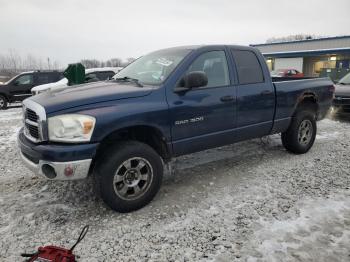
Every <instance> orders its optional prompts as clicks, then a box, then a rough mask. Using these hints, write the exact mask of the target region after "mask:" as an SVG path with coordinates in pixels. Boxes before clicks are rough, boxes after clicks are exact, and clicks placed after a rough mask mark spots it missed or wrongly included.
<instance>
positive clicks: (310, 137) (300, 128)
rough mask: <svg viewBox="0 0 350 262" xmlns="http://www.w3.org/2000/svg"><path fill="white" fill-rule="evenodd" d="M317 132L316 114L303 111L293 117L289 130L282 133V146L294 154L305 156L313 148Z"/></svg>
mask: <svg viewBox="0 0 350 262" xmlns="http://www.w3.org/2000/svg"><path fill="white" fill-rule="evenodd" d="M316 132H317V125H316V115H315V113H313V112H312V111H308V110H307V109H304V110H301V111H299V112H297V114H296V115H295V116H294V117H293V119H292V123H291V124H290V126H289V128H288V130H287V131H286V132H284V133H282V144H283V146H284V147H285V148H286V149H287V150H288V151H290V152H292V153H295V154H304V153H306V152H307V151H309V150H310V148H311V147H312V146H313V144H314V142H315V138H316Z"/></svg>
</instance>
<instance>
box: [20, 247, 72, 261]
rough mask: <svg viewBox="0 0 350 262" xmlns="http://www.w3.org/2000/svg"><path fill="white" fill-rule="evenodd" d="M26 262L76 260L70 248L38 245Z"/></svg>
mask: <svg viewBox="0 0 350 262" xmlns="http://www.w3.org/2000/svg"><path fill="white" fill-rule="evenodd" d="M27 261H28V262H76V260H75V255H74V254H73V253H72V251H71V250H69V249H65V248H61V247H55V246H46V247H39V249H38V252H37V253H36V254H34V255H33V256H32V257H31V258H30V259H29V260H27Z"/></svg>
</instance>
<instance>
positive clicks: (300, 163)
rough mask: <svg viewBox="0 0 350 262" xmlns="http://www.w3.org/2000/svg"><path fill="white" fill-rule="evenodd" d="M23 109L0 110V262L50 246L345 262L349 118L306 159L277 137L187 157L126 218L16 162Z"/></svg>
mask: <svg viewBox="0 0 350 262" xmlns="http://www.w3.org/2000/svg"><path fill="white" fill-rule="evenodd" d="M20 126H21V109H20V108H13V109H9V110H6V111H1V112H0V153H1V160H0V236H1V237H0V244H1V248H0V261H22V259H21V258H20V257H19V253H21V252H32V251H34V250H35V249H36V248H37V247H38V246H41V245H47V244H56V245H62V246H66V247H70V246H71V245H72V244H73V242H74V241H75V239H76V238H77V236H78V235H79V233H80V230H81V229H82V227H83V226H84V225H87V224H89V225H90V231H89V233H88V235H87V236H86V238H85V239H84V240H83V242H82V243H81V244H80V245H79V246H77V248H76V251H75V252H76V253H77V254H78V255H80V259H79V261H282V260H283V261H349V260H350V190H349V188H350V169H349V167H350V154H349V151H350V121H346V120H342V121H340V120H330V119H325V120H323V121H321V122H319V123H318V136H317V140H316V142H315V145H314V147H313V148H312V150H311V151H310V152H309V153H307V154H305V155H292V154H289V153H287V152H286V151H285V150H284V148H283V147H282V145H281V142H280V137H279V136H278V135H274V136H271V137H266V138H263V139H255V140H251V141H247V142H243V143H239V144H235V145H232V146H226V147H222V148H218V149H213V150H208V151H205V152H200V153H196V154H192V155H189V156H185V157H182V158H179V159H177V160H176V161H174V162H173V163H172V172H168V173H167V175H166V177H165V181H164V183H163V186H162V189H161V191H160V193H159V194H158V195H157V197H156V198H155V200H154V201H153V202H152V203H151V204H150V205H149V206H147V207H145V208H143V209H142V210H139V211H137V212H133V213H130V214H119V213H115V212H113V211H111V210H109V209H108V208H107V207H106V206H105V205H104V204H103V203H102V202H101V201H100V200H99V199H96V198H95V196H94V194H93V191H92V182H91V180H89V181H78V182H53V181H46V180H43V179H40V178H38V177H36V176H34V175H33V174H31V173H30V172H29V171H28V170H27V169H26V168H25V167H24V166H23V165H22V164H21V162H20V159H19V156H18V152H17V149H16V132H17V131H18V130H19V128H20Z"/></svg>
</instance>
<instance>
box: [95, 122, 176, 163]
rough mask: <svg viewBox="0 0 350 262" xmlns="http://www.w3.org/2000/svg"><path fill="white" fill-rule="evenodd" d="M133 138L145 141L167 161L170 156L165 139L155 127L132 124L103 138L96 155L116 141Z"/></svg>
mask: <svg viewBox="0 0 350 262" xmlns="http://www.w3.org/2000/svg"><path fill="white" fill-rule="evenodd" d="M125 140H134V141H139V142H142V143H145V144H147V145H149V146H150V147H152V148H153V149H154V150H155V151H156V152H157V153H158V154H159V155H160V156H161V157H162V158H163V160H165V161H167V160H169V159H170V158H171V152H169V150H168V147H167V145H166V139H165V137H164V136H163V134H162V132H160V131H159V130H158V129H157V128H154V127H150V126H133V127H127V128H122V129H119V130H117V131H114V132H113V133H111V134H109V135H108V136H107V137H106V138H104V139H103V141H102V143H101V145H100V146H99V148H98V150H97V156H98V155H100V154H99V153H101V152H103V151H104V149H105V148H106V147H108V146H111V145H112V144H115V143H117V142H118V141H125Z"/></svg>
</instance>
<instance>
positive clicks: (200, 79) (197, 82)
mask: <svg viewBox="0 0 350 262" xmlns="http://www.w3.org/2000/svg"><path fill="white" fill-rule="evenodd" d="M207 84H208V77H207V75H206V74H205V72H203V71H193V72H190V73H188V74H186V75H185V76H184V77H183V78H182V79H181V81H180V84H179V86H178V87H176V88H175V92H183V91H188V90H190V89H192V88H198V87H203V86H206V85H207Z"/></svg>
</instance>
